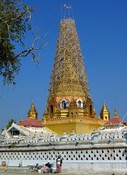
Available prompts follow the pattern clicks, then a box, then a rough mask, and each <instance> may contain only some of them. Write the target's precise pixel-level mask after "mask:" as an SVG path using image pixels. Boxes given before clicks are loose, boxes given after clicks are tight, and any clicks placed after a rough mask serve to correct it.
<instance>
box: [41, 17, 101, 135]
mask: <svg viewBox="0 0 127 175" xmlns="http://www.w3.org/2000/svg"><path fill="white" fill-rule="evenodd" d="M42 122H43V123H44V125H45V126H46V127H48V128H50V129H51V130H53V131H54V132H56V133H58V134H62V133H63V132H66V133H67V134H69V133H71V132H72V131H74V132H75V133H79V134H81V133H91V132H92V131H93V130H94V129H97V128H99V127H100V126H102V125H103V124H104V120H103V119H101V118H97V117H96V112H95V110H94V106H93V102H92V99H91V96H90V91H89V87H88V80H87V75H86V71H85V66H84V60H83V56H82V52H81V49H80V43H79V39H78V34H77V30H76V25H75V20H74V19H72V18H70V17H67V18H64V19H62V20H61V22H60V30H59V36H58V42H57V47H56V54H55V60H54V66H53V71H52V75H51V80H50V89H49V95H48V99H47V106H46V109H45V111H44V114H43V118H42Z"/></svg>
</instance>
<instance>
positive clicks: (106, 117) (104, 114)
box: [100, 102, 110, 121]
mask: <svg viewBox="0 0 127 175" xmlns="http://www.w3.org/2000/svg"><path fill="white" fill-rule="evenodd" d="M100 118H101V119H102V120H105V121H108V120H110V112H109V111H108V108H107V106H106V103H105V102H104V104H103V107H102V109H101V112H100Z"/></svg>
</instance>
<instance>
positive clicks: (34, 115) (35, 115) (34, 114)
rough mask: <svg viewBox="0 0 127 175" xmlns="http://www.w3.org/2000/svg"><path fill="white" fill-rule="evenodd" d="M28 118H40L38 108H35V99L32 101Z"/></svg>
mask: <svg viewBox="0 0 127 175" xmlns="http://www.w3.org/2000/svg"><path fill="white" fill-rule="evenodd" d="M28 118H33V119H38V113H37V111H36V108H35V105H34V102H33V101H32V104H31V107H30V110H29V112H28Z"/></svg>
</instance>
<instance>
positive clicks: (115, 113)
mask: <svg viewBox="0 0 127 175" xmlns="http://www.w3.org/2000/svg"><path fill="white" fill-rule="evenodd" d="M114 118H119V116H118V114H117V110H116V107H115V108H114Z"/></svg>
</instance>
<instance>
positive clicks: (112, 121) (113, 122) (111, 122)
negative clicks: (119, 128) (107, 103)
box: [105, 118, 124, 125]
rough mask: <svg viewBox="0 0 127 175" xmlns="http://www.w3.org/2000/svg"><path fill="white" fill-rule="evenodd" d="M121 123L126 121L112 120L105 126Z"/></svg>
mask: <svg viewBox="0 0 127 175" xmlns="http://www.w3.org/2000/svg"><path fill="white" fill-rule="evenodd" d="M119 123H124V121H122V119H121V118H112V119H111V120H109V121H107V122H106V123H105V125H114V124H119Z"/></svg>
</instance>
